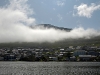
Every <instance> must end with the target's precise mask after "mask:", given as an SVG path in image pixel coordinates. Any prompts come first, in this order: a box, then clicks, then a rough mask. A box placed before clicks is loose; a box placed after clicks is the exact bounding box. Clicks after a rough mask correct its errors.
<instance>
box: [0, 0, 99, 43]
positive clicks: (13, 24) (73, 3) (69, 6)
mask: <svg viewBox="0 0 100 75" xmlns="http://www.w3.org/2000/svg"><path fill="white" fill-rule="evenodd" d="M99 13H100V1H99V0H1V1H0V43H4V42H39V43H41V42H56V41H61V40H65V39H70V38H71V39H79V38H85V39H90V38H92V37H96V36H100V27H99V22H100V21H99V20H100V17H99ZM37 24H52V25H55V26H59V27H66V28H72V29H73V30H72V31H70V32H66V31H63V30H56V29H53V28H48V29H47V28H46V29H45V28H44V29H41V28H36V29H31V28H30V26H31V25H37ZM51 36H52V37H51Z"/></svg>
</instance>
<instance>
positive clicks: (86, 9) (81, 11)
mask: <svg viewBox="0 0 100 75" xmlns="http://www.w3.org/2000/svg"><path fill="white" fill-rule="evenodd" d="M74 9H76V10H77V14H78V15H79V16H83V17H87V18H91V16H92V14H93V12H94V11H96V10H99V9H100V5H96V4H95V3H91V5H90V6H88V5H87V4H84V3H82V4H81V5H79V6H76V5H75V6H74Z"/></svg>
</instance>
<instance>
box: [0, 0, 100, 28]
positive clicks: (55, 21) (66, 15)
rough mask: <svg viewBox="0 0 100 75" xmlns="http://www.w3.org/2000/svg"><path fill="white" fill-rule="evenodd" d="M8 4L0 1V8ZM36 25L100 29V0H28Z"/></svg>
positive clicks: (6, 0)
mask: <svg viewBox="0 0 100 75" xmlns="http://www.w3.org/2000/svg"><path fill="white" fill-rule="evenodd" d="M7 3H9V0H1V1H0V7H2V6H5V5H6V4H7ZM27 4H28V5H29V6H30V8H31V9H32V10H33V12H34V14H33V15H31V16H32V17H34V18H35V20H36V24H52V25H55V26H59V27H66V28H75V27H78V26H82V27H84V28H94V29H100V27H99V24H100V17H99V15H100V0H28V1H27Z"/></svg>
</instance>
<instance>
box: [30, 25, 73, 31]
mask: <svg viewBox="0 0 100 75" xmlns="http://www.w3.org/2000/svg"><path fill="white" fill-rule="evenodd" d="M31 27H32V28H33V29H35V28H40V29H50V28H53V29H57V30H65V31H68V32H69V31H71V30H72V29H71V28H64V27H57V26H54V25H51V24H39V25H35V26H31Z"/></svg>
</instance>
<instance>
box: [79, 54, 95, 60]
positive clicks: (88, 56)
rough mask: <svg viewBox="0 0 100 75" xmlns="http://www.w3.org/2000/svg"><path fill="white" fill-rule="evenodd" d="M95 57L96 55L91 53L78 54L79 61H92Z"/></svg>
mask: <svg viewBox="0 0 100 75" xmlns="http://www.w3.org/2000/svg"><path fill="white" fill-rule="evenodd" d="M95 59H96V56H92V55H79V60H80V61H94V60H95Z"/></svg>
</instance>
